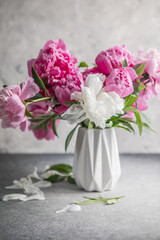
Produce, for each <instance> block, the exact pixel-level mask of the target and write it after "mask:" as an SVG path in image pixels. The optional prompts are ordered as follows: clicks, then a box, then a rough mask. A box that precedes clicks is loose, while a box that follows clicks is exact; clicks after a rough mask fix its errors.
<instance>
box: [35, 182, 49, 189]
mask: <svg viewBox="0 0 160 240" xmlns="http://www.w3.org/2000/svg"><path fill="white" fill-rule="evenodd" d="M34 186H36V187H38V188H47V187H50V186H52V183H51V182H48V181H43V180H42V181H38V182H36V183H34Z"/></svg>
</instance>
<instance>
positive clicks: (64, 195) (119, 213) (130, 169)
mask: <svg viewBox="0 0 160 240" xmlns="http://www.w3.org/2000/svg"><path fill="white" fill-rule="evenodd" d="M72 159H73V156H72V155H0V187H1V188H0V190H1V191H0V197H2V196H3V195H4V194H9V193H12V192H15V190H6V189H5V186H7V185H10V184H11V183H12V180H14V179H19V178H21V177H24V176H26V175H27V174H28V173H30V172H32V170H33V167H34V166H38V169H39V170H40V171H41V170H42V169H43V168H44V166H45V165H47V164H49V165H51V164H55V163H62V162H64V163H69V164H72ZM121 165H122V176H121V178H120V180H119V182H118V183H117V185H116V187H115V188H114V190H113V191H107V192H104V193H103V195H104V196H105V197H112V196H113V197H115V196H121V195H125V196H126V197H125V198H123V199H120V200H119V201H118V203H117V204H115V205H110V206H109V205H107V206H106V205H90V206H82V211H81V212H70V213H59V214H56V211H57V210H60V209H62V208H63V207H65V206H66V205H67V204H69V203H72V202H73V201H82V200H83V196H85V195H87V196H96V195H97V193H86V192H84V191H83V190H79V189H78V188H77V187H76V186H75V185H72V184H69V183H68V182H61V183H57V184H53V186H52V187H50V188H47V189H44V192H45V195H46V200H45V201H28V202H20V201H9V202H2V201H0V240H24V239H27V240H29V239H30V240H32V239H33V240H38V239H40V240H48V239H51V240H53V239H55V240H57V239H65V240H70V239H73V240H76V239H89V240H92V239H108V240H112V239H120V240H124V239H126V240H130V239H134V240H138V239H144V240H152V239H157V240H158V239H160V156H159V155H121ZM20 192H21V191H20Z"/></svg>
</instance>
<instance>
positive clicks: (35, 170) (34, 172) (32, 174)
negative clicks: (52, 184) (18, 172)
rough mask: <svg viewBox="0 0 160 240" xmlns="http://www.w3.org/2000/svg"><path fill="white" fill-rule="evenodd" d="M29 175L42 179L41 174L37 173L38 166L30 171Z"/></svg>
mask: <svg viewBox="0 0 160 240" xmlns="http://www.w3.org/2000/svg"><path fill="white" fill-rule="evenodd" d="M27 177H28V178H35V179H39V180H40V179H41V178H40V176H39V175H38V173H37V167H35V168H34V171H33V173H30V174H29V175H28V176H27Z"/></svg>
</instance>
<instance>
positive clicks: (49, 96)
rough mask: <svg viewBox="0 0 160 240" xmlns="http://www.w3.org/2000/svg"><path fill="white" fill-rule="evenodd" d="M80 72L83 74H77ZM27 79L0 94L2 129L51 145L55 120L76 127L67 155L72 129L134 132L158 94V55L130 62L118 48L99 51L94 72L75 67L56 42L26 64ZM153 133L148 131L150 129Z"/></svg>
mask: <svg viewBox="0 0 160 240" xmlns="http://www.w3.org/2000/svg"><path fill="white" fill-rule="evenodd" d="M82 69H84V71H82ZM28 75H29V77H28V78H27V79H26V81H25V82H23V83H21V84H20V85H10V86H4V88H3V89H2V90H1V91H0V119H2V122H1V124H2V127H3V128H10V127H11V128H16V127H18V126H19V127H20V129H21V130H22V131H27V130H31V131H32V132H33V133H34V135H35V137H36V138H37V139H43V138H44V139H46V140H51V139H54V137H55V135H57V130H56V129H57V126H58V124H59V120H67V121H68V122H69V123H73V124H76V127H75V128H74V129H73V130H72V131H71V132H70V134H69V135H68V137H67V139H66V146H65V148H66V149H67V147H68V144H69V142H70V140H71V137H72V135H73V133H74V131H75V129H76V128H77V126H82V127H86V128H88V129H91V128H100V129H104V128H110V127H118V128H123V129H125V130H127V131H129V132H134V128H133V124H137V125H138V128H139V132H140V134H141V132H142V128H143V127H145V128H148V129H151V128H150V127H149V125H148V124H147V123H144V122H143V121H142V118H141V117H144V115H143V114H141V113H142V112H143V111H144V110H146V109H147V107H148V106H147V100H148V99H150V98H151V97H152V96H154V95H157V94H159V93H160V51H158V50H154V49H150V50H148V51H147V52H146V53H144V52H143V51H139V52H138V57H137V58H136V59H134V56H133V55H132V54H131V53H130V51H129V50H128V49H127V48H126V47H125V46H124V45H123V46H122V47H121V46H115V47H113V48H110V49H108V50H105V51H101V52H100V53H99V54H98V56H97V57H96V59H95V63H94V67H93V68H88V65H87V64H86V63H85V62H81V63H80V64H79V66H78V65H77V59H76V58H75V57H74V56H73V55H71V54H70V52H69V51H68V50H67V47H66V45H65V44H64V42H63V41H62V40H61V39H58V40H50V41H48V42H47V43H46V44H45V45H44V47H43V49H41V50H40V52H39V55H38V57H37V58H36V59H31V60H29V61H28ZM151 130H152V129H151Z"/></svg>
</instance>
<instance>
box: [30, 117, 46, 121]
mask: <svg viewBox="0 0 160 240" xmlns="http://www.w3.org/2000/svg"><path fill="white" fill-rule="evenodd" d="M42 120H44V118H32V119H29V121H30V122H40V121H42Z"/></svg>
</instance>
